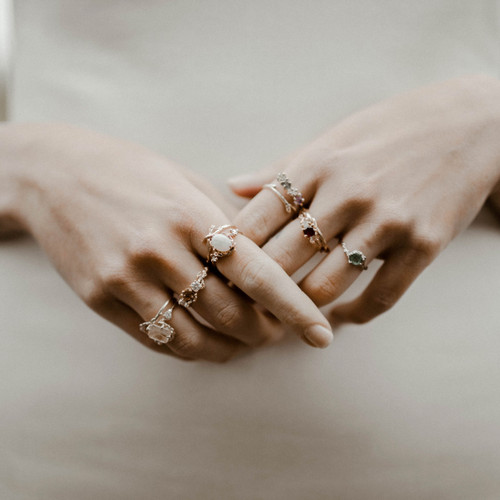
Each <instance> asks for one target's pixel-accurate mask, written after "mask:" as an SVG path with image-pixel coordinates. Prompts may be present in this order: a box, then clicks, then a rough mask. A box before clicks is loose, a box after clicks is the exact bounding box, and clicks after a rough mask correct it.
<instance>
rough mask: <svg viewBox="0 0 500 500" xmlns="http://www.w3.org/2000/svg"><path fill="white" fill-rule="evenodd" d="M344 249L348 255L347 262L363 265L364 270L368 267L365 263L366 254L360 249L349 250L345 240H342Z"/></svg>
mask: <svg viewBox="0 0 500 500" xmlns="http://www.w3.org/2000/svg"><path fill="white" fill-rule="evenodd" d="M342 249H343V250H344V253H345V254H346V257H347V262H348V263H349V264H351V265H352V266H357V267H361V268H362V269H363V270H364V271H366V270H367V269H368V266H367V265H366V264H365V262H366V255H365V254H364V253H363V252H361V251H360V250H349V249H348V248H347V246H346V244H345V243H344V242H342Z"/></svg>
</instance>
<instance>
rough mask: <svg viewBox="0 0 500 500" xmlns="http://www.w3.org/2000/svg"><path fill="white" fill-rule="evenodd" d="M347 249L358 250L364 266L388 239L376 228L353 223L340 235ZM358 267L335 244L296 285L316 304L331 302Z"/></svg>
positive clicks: (356, 275) (338, 295) (357, 270)
mask: <svg viewBox="0 0 500 500" xmlns="http://www.w3.org/2000/svg"><path fill="white" fill-rule="evenodd" d="M344 242H345V244H346V247H347V248H348V249H349V250H359V251H361V252H362V253H363V254H364V255H365V257H366V261H365V265H369V263H370V262H371V261H373V259H375V258H376V257H377V256H378V255H380V254H381V253H382V252H383V251H384V250H385V249H386V248H387V247H388V245H389V243H390V242H389V241H388V240H387V239H386V238H385V237H383V235H381V234H380V232H379V230H377V229H376V228H370V227H369V226H367V225H366V224H363V225H358V226H356V227H355V228H354V229H353V230H352V231H350V232H348V233H347V234H346V236H345V238H344ZM361 272H362V267H361V266H354V265H351V264H349V262H348V260H347V256H346V255H345V252H344V250H343V248H342V246H341V245H337V246H336V247H335V248H334V249H333V250H332V251H331V252H330V254H329V255H328V256H327V257H326V258H325V259H324V260H323V261H321V262H320V263H319V264H318V265H317V266H316V267H315V268H314V269H313V270H312V271H311V272H310V273H309V274H308V275H307V276H306V277H305V278H304V279H303V280H302V281H301V283H300V287H301V288H302V290H304V292H305V293H307V295H309V297H311V299H312V300H313V301H314V303H315V304H317V305H318V306H323V305H325V304H329V303H330V302H332V301H334V300H335V299H337V298H338V297H340V295H342V294H343V293H344V292H345V291H346V290H347V288H349V286H350V285H351V284H352V283H353V282H354V281H355V280H356V279H357V278H358V276H359V275H360V274H361Z"/></svg>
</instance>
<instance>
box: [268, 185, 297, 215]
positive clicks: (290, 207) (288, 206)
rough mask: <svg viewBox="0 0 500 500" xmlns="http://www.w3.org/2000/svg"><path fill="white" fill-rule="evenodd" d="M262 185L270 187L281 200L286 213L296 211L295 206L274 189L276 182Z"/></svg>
mask: <svg viewBox="0 0 500 500" xmlns="http://www.w3.org/2000/svg"><path fill="white" fill-rule="evenodd" d="M262 187H263V188H267V189H270V190H271V191H272V192H273V193H274V194H275V195H276V196H277V197H278V198H279V199H280V200H281V202H282V203H283V206H284V207H285V210H286V212H287V213H288V214H289V213H292V212H296V211H297V208H296V207H295V206H293V205H292V204H291V203H289V202H288V200H287V199H286V198H285V197H284V196H283V195H282V194H281V193H280V192H279V191H278V190H277V189H276V184H264V186H262Z"/></svg>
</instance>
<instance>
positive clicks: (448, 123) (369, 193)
mask: <svg viewBox="0 0 500 500" xmlns="http://www.w3.org/2000/svg"><path fill="white" fill-rule="evenodd" d="M278 172H285V173H286V174H287V176H288V177H289V179H290V180H291V181H292V183H293V186H294V187H296V188H298V189H299V190H300V191H301V192H302V194H303V195H304V198H305V205H306V206H307V207H309V208H308V211H309V212H310V213H311V214H312V215H313V216H314V217H315V218H316V220H317V223H318V227H319V228H320V230H321V231H322V233H323V235H324V236H325V238H326V240H328V241H331V240H334V239H337V241H339V240H340V239H341V240H342V241H343V242H345V244H346V246H347V248H348V249H349V250H354V249H357V250H360V251H361V252H363V254H364V255H365V256H366V264H367V265H369V264H370V262H371V261H373V259H376V258H380V259H383V260H384V261H385V262H384V264H383V265H382V266H381V268H380V269H379V270H378V272H377V273H376V275H375V277H374V278H373V280H372V281H371V283H370V284H369V285H368V286H367V287H366V289H365V290H364V291H363V292H362V294H361V295H360V296H359V297H358V298H357V299H355V300H354V301H352V302H349V303H347V304H343V305H340V306H336V307H335V308H334V309H333V311H332V316H331V319H332V322H333V323H334V324H335V323H337V324H338V323H342V322H355V323H364V322H367V321H369V320H371V319H372V318H374V317H375V316H377V315H379V314H380V313H382V312H384V311H386V310H388V309H389V308H390V307H391V306H392V305H393V304H394V303H395V302H396V301H397V300H398V299H399V298H400V297H401V295H402V294H403V293H404V292H405V291H406V289H407V288H408V287H409V286H410V285H411V283H412V282H413V281H414V280H415V279H416V278H417V276H418V275H419V274H420V273H421V272H422V270H423V269H424V268H425V267H426V266H427V265H428V264H429V263H430V262H431V261H432V260H433V259H434V258H435V257H436V256H437V255H438V253H439V252H440V251H441V250H443V249H444V248H445V246H446V245H447V244H448V243H449V242H450V241H451V240H452V239H453V238H454V237H455V236H456V235H457V234H458V233H459V232H460V231H462V230H463V229H464V228H465V227H466V226H467V225H468V224H469V223H470V222H471V221H472V220H473V219H474V217H475V216H476V214H477V213H478V212H479V210H480V208H481V207H482V205H483V204H484V202H485V200H486V199H487V198H488V196H490V195H491V196H492V198H495V197H498V196H499V193H500V182H499V181H500V82H499V81H498V80H496V79H494V78H490V77H485V76H476V77H465V78H460V79H456V80H451V81H448V82H444V83H440V84H435V85H432V86H429V87H426V88H422V89H419V90H416V91H413V92H410V93H407V94H404V95H401V96H397V97H394V98H392V99H390V100H387V101H385V102H382V103H380V104H378V105H375V106H372V107H370V108H368V109H366V110H364V111H362V112H359V113H357V114H355V115H353V116H351V117H350V118H348V119H346V120H344V121H343V122H342V123H340V124H339V125H338V126H336V127H335V128H333V129H332V130H331V131H329V132H328V133H326V134H325V135H323V136H322V137H320V138H319V139H317V140H316V141H314V142H313V143H311V144H309V145H308V146H306V147H305V148H303V149H302V150H300V151H298V152H297V153H295V154H293V155H292V156H290V157H289V158H287V159H286V160H284V161H282V162H280V163H279V164H278V165H273V166H272V167H271V168H267V169H265V170H264V171H261V172H259V173H258V174H255V175H252V176H244V177H241V178H239V179H234V180H233V181H232V182H230V184H231V186H232V188H233V190H234V191H235V192H236V193H237V194H239V195H240V196H246V197H253V196H254V195H256V196H255V198H253V200H252V201H250V202H249V203H248V204H247V205H246V206H245V207H244V208H243V210H242V211H241V212H240V214H239V215H238V217H237V218H236V220H235V223H236V224H237V225H238V227H239V228H240V229H241V230H242V231H243V232H244V234H245V235H246V236H248V237H250V238H251V239H253V240H254V241H255V242H256V243H257V244H258V245H264V246H263V248H264V250H265V251H266V252H267V253H268V254H269V255H270V256H271V257H273V259H275V260H276V261H277V262H278V263H279V264H280V265H281V266H282V267H283V268H284V269H285V270H286V271H287V273H288V274H292V273H294V272H295V271H297V270H298V269H299V268H300V267H301V266H302V265H304V264H305V263H306V261H308V260H309V259H310V258H311V257H312V256H313V255H314V254H315V253H316V251H317V248H315V246H314V245H312V244H310V242H309V241H308V240H307V239H306V238H304V235H303V232H302V229H301V227H300V225H299V220H298V219H297V218H295V219H293V220H291V216H290V214H288V213H287V212H286V211H285V210H284V207H283V204H282V201H280V199H279V198H278V196H277V195H276V194H275V193H273V192H272V191H270V190H268V189H262V185H263V184H265V183H269V182H274V183H275V184H277V187H278V189H279V190H280V191H281V193H282V194H283V195H285V196H286V194H285V192H284V191H283V189H282V188H281V187H280V186H279V184H278V183H277V182H276V174H277V173H278ZM257 193H258V194H257ZM280 230H282V232H281V233H280V237H279V238H276V237H275V238H272V236H273V235H275V234H276V233H277V232H278V231H280ZM330 248H331V249H332V251H331V253H329V254H328V255H327V256H326V258H325V259H324V260H323V261H322V262H321V263H320V264H318V265H317V267H316V268H315V269H313V270H312V271H311V272H310V273H309V274H308V275H307V276H306V277H305V278H304V279H303V281H302V282H301V284H300V285H301V287H302V289H303V290H304V291H305V292H306V293H307V294H308V295H309V296H310V297H311V298H312V299H313V301H314V302H315V303H316V304H318V305H325V304H328V303H330V302H332V301H334V300H335V299H337V298H338V297H339V296H340V295H341V294H342V293H343V292H344V291H345V290H346V289H347V288H348V287H349V286H350V285H351V284H352V283H353V281H354V280H355V279H356V278H357V277H358V276H359V274H360V272H361V267H359V266H354V265H349V264H348V262H347V257H346V255H345V254H344V251H343V249H342V247H341V245H339V244H337V245H336V246H335V245H333V244H332V243H330Z"/></svg>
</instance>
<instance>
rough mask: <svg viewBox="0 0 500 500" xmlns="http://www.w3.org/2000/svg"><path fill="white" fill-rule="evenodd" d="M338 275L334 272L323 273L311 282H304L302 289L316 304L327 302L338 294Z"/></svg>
mask: <svg viewBox="0 0 500 500" xmlns="http://www.w3.org/2000/svg"><path fill="white" fill-rule="evenodd" d="M339 283H340V276H337V275H336V274H329V275H324V276H322V277H321V279H318V280H316V281H312V282H310V283H309V282H305V283H304V284H303V286H302V289H303V290H304V291H305V292H306V294H307V295H309V296H310V297H311V298H312V299H313V301H314V302H315V303H316V304H320V305H323V304H328V303H329V302H332V301H333V300H334V299H335V298H337V295H338V294H339V290H340V288H339Z"/></svg>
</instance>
